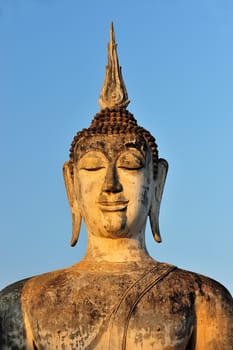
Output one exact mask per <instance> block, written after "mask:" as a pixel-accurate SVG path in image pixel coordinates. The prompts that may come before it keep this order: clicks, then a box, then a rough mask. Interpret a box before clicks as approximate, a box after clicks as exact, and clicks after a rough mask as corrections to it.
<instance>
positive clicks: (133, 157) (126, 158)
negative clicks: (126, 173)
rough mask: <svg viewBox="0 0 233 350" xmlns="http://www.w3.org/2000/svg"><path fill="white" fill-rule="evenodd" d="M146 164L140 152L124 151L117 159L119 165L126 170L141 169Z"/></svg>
mask: <svg viewBox="0 0 233 350" xmlns="http://www.w3.org/2000/svg"><path fill="white" fill-rule="evenodd" d="M144 166H145V161H144V158H143V157H142V155H141V154H139V152H137V153H136V152H135V153H131V152H124V153H123V154H122V155H121V157H120V158H119V159H118V161H117V167H118V168H120V169H126V170H140V169H142V168H143V167H144Z"/></svg>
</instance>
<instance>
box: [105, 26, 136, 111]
mask: <svg viewBox="0 0 233 350" xmlns="http://www.w3.org/2000/svg"><path fill="white" fill-rule="evenodd" d="M129 102H130V101H129V99H128V94H127V91H126V87H125V83H124V80H123V77H122V73H121V67H120V66H119V62H118V56H117V44H116V41H115V34H114V27H113V23H111V26H110V42H109V44H108V64H107V66H106V74H105V79H104V84H103V87H102V90H101V93H100V99H99V104H100V107H101V109H104V108H110V109H111V108H114V107H123V108H124V107H127V106H128V104H129Z"/></svg>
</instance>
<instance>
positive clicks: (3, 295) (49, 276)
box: [0, 269, 67, 309]
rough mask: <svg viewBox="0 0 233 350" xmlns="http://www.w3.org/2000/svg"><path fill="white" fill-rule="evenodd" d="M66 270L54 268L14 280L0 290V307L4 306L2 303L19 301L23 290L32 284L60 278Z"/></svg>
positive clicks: (7, 303)
mask: <svg viewBox="0 0 233 350" xmlns="http://www.w3.org/2000/svg"><path fill="white" fill-rule="evenodd" d="M66 270H67V269H63V270H56V271H52V272H48V273H44V274H40V275H36V276H32V277H28V278H25V279H22V280H19V281H17V282H14V283H12V284H10V285H8V286H6V287H5V288H4V289H2V290H1V291H0V309H2V308H4V305H5V304H6V305H8V306H9V305H11V303H12V304H15V303H17V302H18V301H20V299H21V296H22V294H23V291H24V290H25V289H26V288H27V287H28V286H32V285H35V286H36V285H38V286H39V285H43V284H46V282H48V281H53V280H54V279H56V278H58V279H59V278H60V279H61V278H62V276H65V275H66Z"/></svg>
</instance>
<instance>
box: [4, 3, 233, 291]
mask: <svg viewBox="0 0 233 350" xmlns="http://www.w3.org/2000/svg"><path fill="white" fill-rule="evenodd" d="M111 21H114V24H115V34H116V40H117V42H118V54H119V60H120V64H121V66H122V69H123V77H124V80H125V84H126V87H127V90H128V94H129V98H130V100H131V103H130V105H129V110H130V111H131V112H132V113H134V115H135V117H136V118H137V120H138V123H139V124H140V125H143V126H144V127H145V128H147V129H149V130H150V132H151V133H152V134H153V135H154V136H155V137H156V140H157V142H158V145H159V152H160V157H163V158H166V159H167V160H168V162H169V165H170V168H169V174H168V178H167V185H166V189H165V193H164V197H163V203H162V208H161V216H160V226H161V234H162V238H163V243H162V244H160V245H159V244H156V243H155V242H154V241H153V240H152V235H151V233H150V229H149V226H148V228H147V232H146V236H147V245H148V249H149V251H150V253H151V255H152V256H153V257H154V258H155V259H158V260H160V261H167V262H170V263H173V264H175V265H178V266H180V267H182V268H185V269H187V270H192V271H196V272H200V273H202V274H205V275H208V276H210V277H212V278H214V279H217V280H218V281H220V282H221V283H222V284H224V285H225V286H226V287H227V288H228V289H229V290H230V291H231V292H233V272H232V270H233V151H232V150H233V99H232V97H233V96H232V94H233V45H232V44H233V2H232V1H231V0H150V1H149V0H145V1H136V0H134V1H132V0H118V1H104V0H98V1H94V0H93V1H91V0H85V1H84V0H82V1H81V0H80V1H79V0H66V1H65V0H50V1H49V0H40V1H39V0H5V1H4V0H0V52H1V53H0V119H1V123H0V157H1V158H0V161H1V172H0V194H1V195H0V206H1V207H0V215H1V220H0V234H1V243H0V288H2V287H4V286H5V285H7V284H9V283H11V282H14V281H16V280H19V279H22V278H25V277H28V276H32V275H35V274H39V273H43V272H47V271H51V270H55V269H59V268H62V267H65V266H69V265H72V264H74V263H75V262H77V261H78V260H80V259H81V257H82V256H83V254H84V252H85V244H86V237H85V229H84V228H83V229H82V233H81V237H80V241H79V244H78V245H77V246H76V247H75V248H71V247H70V246H69V241H70V238H71V218H70V212H69V207H68V202H67V199H66V193H65V187H64V184H63V177H62V166H63V163H64V162H65V161H66V160H68V156H69V147H70V143H71V141H72V139H73V136H74V135H75V134H76V132H77V131H78V130H80V129H82V128H83V127H87V126H88V125H89V124H90V121H91V119H92V117H93V116H94V114H95V113H96V112H98V110H99V105H98V102H97V101H98V98H99V93H100V90H101V87H102V83H103V79H104V74H105V65H106V63H107V42H108V41H109V27H110V22H111Z"/></svg>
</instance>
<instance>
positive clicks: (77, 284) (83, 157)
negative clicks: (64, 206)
mask: <svg viewBox="0 0 233 350" xmlns="http://www.w3.org/2000/svg"><path fill="white" fill-rule="evenodd" d="M112 38H113V33H112ZM110 47H111V48H113V49H114V48H115V46H114V45H113V46H110ZM115 55H116V52H115V54H114V55H112V57H115V63H114V64H117V65H118V60H116V57H117V56H115ZM114 67H115V66H114ZM115 68H116V67H115ZM110 76H111V75H110ZM112 76H113V77H114V75H112ZM114 79H115V78H114ZM110 85H111V84H110ZM108 96H109V95H108ZM111 103H112V102H111ZM109 107H111V108H106V109H105V110H103V111H101V112H100V113H97V115H96V116H95V117H94V119H93V121H92V123H91V125H90V127H89V128H88V129H84V130H82V131H81V132H79V133H78V134H77V135H76V137H75V138H74V141H73V143H72V146H71V152H70V160H69V161H68V162H66V163H65V164H64V179H65V185H66V190H67V195H68V200H69V203H70V207H71V213H72V222H73V231H72V240H71V245H72V246H74V245H75V244H76V242H77V240H78V235H79V230H80V225H81V221H82V220H83V221H84V222H85V225H86V229H87V235H88V247H87V251H86V254H85V257H84V259H83V260H82V261H81V262H79V263H78V264H76V265H74V266H71V267H68V268H65V269H63V270H58V271H54V272H50V273H46V274H43V275H39V276H35V277H32V278H29V279H27V280H23V281H19V282H17V283H15V284H13V285H11V286H9V287H7V288H5V289H4V290H3V291H2V292H1V293H0V349H1V350H17V349H18V350H54V349H59V350H60V349H61V350H74V349H79V350H91V349H95V350H149V349H150V350H231V349H233V302H232V297H231V296H230V294H229V293H228V291H227V290H226V289H225V288H224V287H223V286H222V285H220V284H219V283H218V282H216V281H213V280H212V279H210V278H208V277H204V276H201V275H199V274H196V273H193V272H188V271H184V270H181V269H179V268H176V267H175V266H172V265H169V264H166V263H159V262H157V261H155V260H153V259H152V258H151V257H150V256H149V254H148V252H147V249H146V246H145V226H146V221H147V219H148V217H149V219H150V224H151V230H152V234H153V236H154V237H155V240H156V241H158V242H160V241H161V237H160V232H159V220H158V218H159V209H160V202H161V198H162V193H163V188H164V184H165V179H166V174H167V168H168V164H167V162H166V161H165V160H164V159H159V158H158V151H157V145H156V144H155V140H154V138H153V137H152V136H151V135H150V133H149V132H148V131H147V130H145V129H144V128H142V127H140V126H138V125H137V122H136V119H135V118H134V117H133V116H132V114H130V113H129V112H128V111H127V110H126V109H125V108H124V106H123V107H122V101H121V102H120V104H118V105H117V106H115V107H114V108H112V105H111V104H110V106H109Z"/></svg>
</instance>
